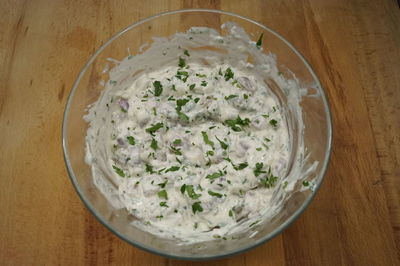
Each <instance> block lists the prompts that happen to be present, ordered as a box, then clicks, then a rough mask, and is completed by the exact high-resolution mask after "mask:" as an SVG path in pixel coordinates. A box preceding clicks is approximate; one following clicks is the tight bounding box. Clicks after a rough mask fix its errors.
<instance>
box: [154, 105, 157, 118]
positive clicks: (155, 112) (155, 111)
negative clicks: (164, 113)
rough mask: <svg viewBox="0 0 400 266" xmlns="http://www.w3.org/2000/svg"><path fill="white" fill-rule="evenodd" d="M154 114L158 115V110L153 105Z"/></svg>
mask: <svg viewBox="0 0 400 266" xmlns="http://www.w3.org/2000/svg"><path fill="white" fill-rule="evenodd" d="M153 115H155V116H156V115H157V110H156V108H155V107H153Z"/></svg>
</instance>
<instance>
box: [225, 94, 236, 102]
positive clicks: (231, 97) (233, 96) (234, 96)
mask: <svg viewBox="0 0 400 266" xmlns="http://www.w3.org/2000/svg"><path fill="white" fill-rule="evenodd" d="M236 97H239V95H237V94H231V95H229V96H225V100H227V101H228V100H230V99H233V98H236Z"/></svg>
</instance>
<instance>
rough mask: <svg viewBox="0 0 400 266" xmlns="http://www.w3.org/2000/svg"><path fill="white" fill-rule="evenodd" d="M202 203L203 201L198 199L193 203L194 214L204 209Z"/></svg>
mask: <svg viewBox="0 0 400 266" xmlns="http://www.w3.org/2000/svg"><path fill="white" fill-rule="evenodd" d="M200 203H201V202H200V201H197V202H195V203H193V205H192V211H193V213H194V214H196V212H202V211H203V208H202V207H201V205H200Z"/></svg>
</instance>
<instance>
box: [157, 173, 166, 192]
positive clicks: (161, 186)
mask: <svg viewBox="0 0 400 266" xmlns="http://www.w3.org/2000/svg"><path fill="white" fill-rule="evenodd" d="M158 173H160V171H158ZM167 183H168V179H166V180H165V181H164V182H162V183H159V184H157V186H159V187H160V188H165V186H166V185H167Z"/></svg>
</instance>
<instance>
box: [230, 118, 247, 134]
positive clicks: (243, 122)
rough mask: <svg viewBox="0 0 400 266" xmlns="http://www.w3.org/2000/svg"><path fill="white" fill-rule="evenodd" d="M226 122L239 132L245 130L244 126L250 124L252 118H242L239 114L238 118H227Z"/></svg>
mask: <svg viewBox="0 0 400 266" xmlns="http://www.w3.org/2000/svg"><path fill="white" fill-rule="evenodd" d="M225 124H226V125H227V126H229V127H230V128H232V130H233V131H235V132H239V131H243V126H248V125H249V124H250V119H248V118H245V119H242V118H240V116H238V117H237V118H236V119H229V120H225ZM240 126H242V127H240Z"/></svg>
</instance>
